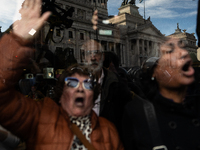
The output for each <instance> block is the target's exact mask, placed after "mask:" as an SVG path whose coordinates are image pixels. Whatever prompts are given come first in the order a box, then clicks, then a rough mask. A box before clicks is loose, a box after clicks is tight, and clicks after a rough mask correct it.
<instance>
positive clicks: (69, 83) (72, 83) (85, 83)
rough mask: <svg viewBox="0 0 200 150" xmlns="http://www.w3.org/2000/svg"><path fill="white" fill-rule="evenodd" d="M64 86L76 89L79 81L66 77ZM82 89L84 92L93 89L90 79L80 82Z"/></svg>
mask: <svg viewBox="0 0 200 150" xmlns="http://www.w3.org/2000/svg"><path fill="white" fill-rule="evenodd" d="M65 84H66V85H67V86H68V87H72V88H78V87H79V85H80V81H79V80H78V79H77V78H74V77H67V78H65ZM82 85H83V88H84V89H86V90H92V89H93V85H92V82H91V79H85V80H84V81H83V82H82Z"/></svg>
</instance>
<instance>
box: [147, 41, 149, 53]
mask: <svg viewBox="0 0 200 150" xmlns="http://www.w3.org/2000/svg"><path fill="white" fill-rule="evenodd" d="M147 56H149V41H147Z"/></svg>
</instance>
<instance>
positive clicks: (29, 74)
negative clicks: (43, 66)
mask: <svg viewBox="0 0 200 150" xmlns="http://www.w3.org/2000/svg"><path fill="white" fill-rule="evenodd" d="M33 77H34V76H33V74H32V73H27V74H25V79H33Z"/></svg>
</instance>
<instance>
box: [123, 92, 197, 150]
mask: <svg viewBox="0 0 200 150" xmlns="http://www.w3.org/2000/svg"><path fill="white" fill-rule="evenodd" d="M151 102H152V104H153V106H154V109H155V112H156V117H157V121H158V126H159V128H160V129H159V130H160V133H161V136H160V139H161V140H162V142H163V144H164V145H166V147H167V148H168V150H176V149H177V150H178V149H180V150H197V149H200V97H199V96H190V97H186V99H185V102H184V103H183V104H178V103H174V102H173V101H172V100H169V99H166V98H164V97H162V96H161V95H160V94H159V93H158V94H157V95H156V96H155V97H154V98H152V101H151ZM122 131H123V139H122V140H123V143H124V147H125V149H126V150H150V149H152V148H153V147H154V144H153V142H152V136H151V132H150V130H149V126H148V122H147V119H146V115H145V111H144V107H143V102H142V100H141V98H140V97H138V96H135V97H134V99H133V100H132V101H131V102H129V103H128V104H127V105H126V107H125V111H124V115H123V130H122Z"/></svg>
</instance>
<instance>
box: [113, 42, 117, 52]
mask: <svg viewBox="0 0 200 150" xmlns="http://www.w3.org/2000/svg"><path fill="white" fill-rule="evenodd" d="M113 45H114V52H115V53H117V51H116V43H113Z"/></svg>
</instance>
